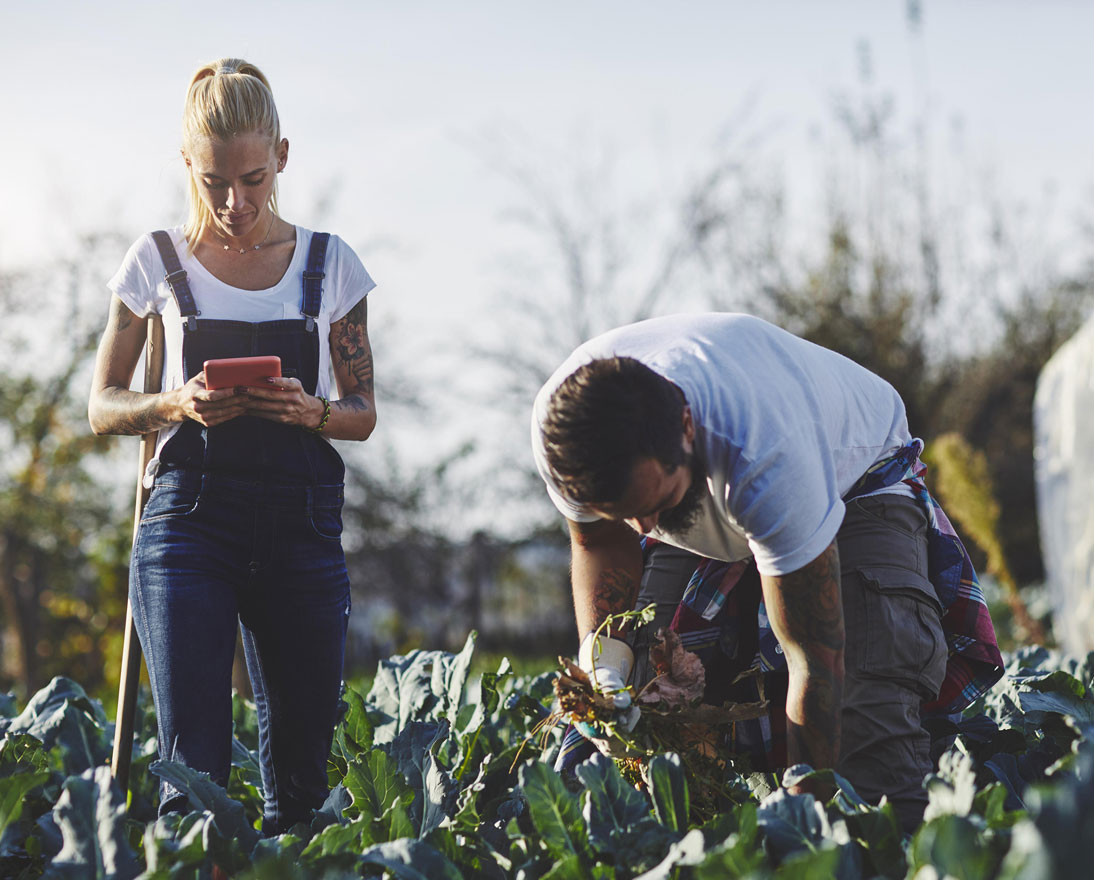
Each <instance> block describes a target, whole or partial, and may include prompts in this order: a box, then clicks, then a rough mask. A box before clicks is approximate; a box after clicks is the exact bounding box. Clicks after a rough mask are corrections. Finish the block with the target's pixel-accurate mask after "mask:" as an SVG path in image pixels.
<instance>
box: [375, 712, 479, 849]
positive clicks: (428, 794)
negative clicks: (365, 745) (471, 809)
mask: <svg viewBox="0 0 1094 880" xmlns="http://www.w3.org/2000/svg"><path fill="white" fill-rule="evenodd" d="M448 730H449V726H448V722H447V721H442V722H429V723H426V722H421V721H412V722H411V723H410V724H408V725H407V726H406V727H405V728H403V730H401V731H400V732H399V735H398V736H396V737H395V739H394V740H392V741H391V742H390V743H388V744H386V745H383V746H381V747H380V748H381V749H382V750H383V751H385V752H386V753H387V754H388V756H389V757H390V758H392V759H393V760H394V761H395V762H396V764H397V766H398V768H399V771H400V772H401V773H402V774H403V776H404V778H405V779H406V781H407V784H408V785H409V786H410V788H411V790H412V791H413V792H414V801H413V803H412V804H411V807H410V819H411V821H412V822H413V823H414V825H415V826H416V827H417V828H418V829H419V831H418V837H421V838H425V837H426V836H427V835H428V834H429V833H430V832H431V831H432V830H433V829H434V828H436V827H438V826H439V825H440V824H441V822H443V821H444V820H445V819H446V818H451V817H452V816H454V815H455V813H456V805H457V798H458V796H459V787H458V786H457V784H456V782H455V781H454V780H453V779H452V777H451V776H450V775H449V774H448V772H447V771H446V770H445V769H444V768H443V767H442V766H441V765H440V764H439V762H438V761H437V756H436V752H437V749H438V747H439V746H440V744H441V743H443V742H444V741H445V739H446V738H447V737H448Z"/></svg>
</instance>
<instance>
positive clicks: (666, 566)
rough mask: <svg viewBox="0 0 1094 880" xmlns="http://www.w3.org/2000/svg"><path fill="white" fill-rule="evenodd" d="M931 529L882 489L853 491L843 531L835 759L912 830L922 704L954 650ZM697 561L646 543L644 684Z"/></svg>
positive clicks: (641, 603)
mask: <svg viewBox="0 0 1094 880" xmlns="http://www.w3.org/2000/svg"><path fill="white" fill-rule="evenodd" d="M926 531H927V517H926V514H925V513H924V512H923V510H922V508H921V507H920V506H919V504H918V502H916V501H915V500H914V499H912V498H908V497H905V496H902V495H891V494H885V495H871V496H868V497H865V498H858V499H854V500H852V501H849V502H848V503H847V513H846V515H845V516H844V520H843V525H842V526H841V528H840V531H839V534H838V536H837V543H838V547H839V555H840V568H841V574H842V588H843V591H842V596H843V618H844V623H845V627H846V631H847V640H846V647H845V651H844V670H845V679H844V694H843V711H842V725H841V727H842V731H841V749H840V758H839V765H838V766H837V768H836V769H837V771H838V772H839V773H840V774H841V775H843V776H845V777H846V778H847V779H848V780H849V781H850V782H851V783H852V785H854V786H855V789H856V791H858V793H859V794H860V795H862V797H863V798H865V799H866V800H867V801H870V802H872V803H877V802H878V801H879V800H880V799H881V797H882V796H883V795H884V796H886V797H887V798H888V799H889V801H890V803H892V804H893V806H894V808H895V809H896V812H897V815H898V817H899V818H900V820H901V823H902V824H903V825H904V827H905V829H906V830H911V829H913V828H914V827H915V826H916V825H918V823H919V822H920V821H921V819H922V817H923V809H924V807H925V806H926V803H927V795H926V792H925V791H924V789H923V779H924V777H925V776H926V775H927V774H928V773H929V772H930V771H931V758H930V736H929V735H928V733H927V731H926V730H924V729H923V726H922V725H921V723H920V706H921V704H922V703H923V702H925V701H928V700H931V699H933V698H934V697H935V696H937V694H938V690H939V688H940V687H941V685H942V680H943V678H944V677H945V674H946V659H947V655H948V652H947V647H946V639H945V636H944V635H943V632H942V625H941V622H940V616H941V607H940V605H939V602H938V597H937V595H936V594H935V590H934V588H933V587H932V586H931V583H930V582H929V581H928V580H927V538H926ZM697 561H698V557H697V556H695V555H694V554H691V553H688V552H686V551H683V550H679V549H677V548H675V547H671V546H669V545H667V544H659V545H657V546H656V547H654V548H653V550H652V551H651V553H650V556H649V558H648V560H647V563H646V568H645V571H644V572H643V578H642V586H641V590H640V594H639V599H638V603H637V607H639V608H643V607H645V606H646V605H648V604H649V603H650V602H656V603H657V605H658V613H657V619H656V620H655V621H654V623H653V624H652V625H651V626H650V627H648V628H646V631H645V633H642V634H638V635H637V637H636V638H637V640H638V644H636V645H635V654H636V661H637V662H636V666H637V667H638V669H637V670H636V674H635V679H636V681H637V682H638V683H639V684H641V682H642V681H644V680H646V678H648V677H649V676H650V672H649V670H648V666H647V664H646V652H645V650H644V644H645V642H647V641H648V639H649V638H650V635H649V634H651V633H653V632H656V629H657V628H658V627H661V626H667V625H668V623H669V622H670V621H671V620H672V616H673V614H674V613H675V610H676V606H677V604H678V603H679V601H680V597H681V595H682V594H683V591H684V588H685V587H686V586H687V583H688V579H689V578H690V577H691V574H692V572H693V571H694V570H695V566H696V564H697Z"/></svg>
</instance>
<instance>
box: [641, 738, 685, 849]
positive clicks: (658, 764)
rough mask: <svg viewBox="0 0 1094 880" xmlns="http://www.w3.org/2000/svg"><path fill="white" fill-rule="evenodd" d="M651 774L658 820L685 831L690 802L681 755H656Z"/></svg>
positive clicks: (652, 792) (654, 809) (651, 786)
mask: <svg viewBox="0 0 1094 880" xmlns="http://www.w3.org/2000/svg"><path fill="white" fill-rule="evenodd" d="M648 775H649V786H650V797H651V798H652V799H653V812H654V815H655V816H657V820H658V821H659V822H660V823H661V824H662V825H664V826H665V827H666V828H670V829H672V830H673V831H679V832H684V831H686V830H687V827H688V814H689V812H690V810H691V802H690V798H689V795H688V781H687V777H686V775H685V774H684V767H683V764H682V763H681V762H680V756H679V755H676V754H672V753H670V754H667V755H657V756H655V757H654V758H652V759H651V760H650V763H649V768H648Z"/></svg>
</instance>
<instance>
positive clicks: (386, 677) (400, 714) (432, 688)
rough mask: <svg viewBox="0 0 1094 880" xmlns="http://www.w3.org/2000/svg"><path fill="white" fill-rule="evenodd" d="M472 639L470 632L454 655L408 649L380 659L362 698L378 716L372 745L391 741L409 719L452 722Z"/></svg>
mask: <svg viewBox="0 0 1094 880" xmlns="http://www.w3.org/2000/svg"><path fill="white" fill-rule="evenodd" d="M475 638H476V636H475V633H474V632H472V633H471V634H470V635H469V636H468V637H467V643H466V644H465V645H464V648H463V650H462V651H461V652H460V653H459V654H456V655H453V654H449V653H447V652H445V651H412V652H411V653H409V654H407V655H406V656H405V657H391V658H389V659H388V660H381V661H380V664H379V666H378V667H377V669H376V678H375V679H374V680H373V683H372V689H371V690H370V691H369V692H368V696H367V697H366V698H365V702H366V703H367V704H368V705H369V706H371V707H373V708H374V709H375V710H376V712H377V715H378V716H379V723H378V724H377V725H376V726H375V729H374V734H373V743H374V745H379V744H382V743H388V742H391V740H393V739H395V737H396V736H397V735H398V734H399V732H400V731H402V730H403V729H404V728H405V727H406V726H407V725H408V724H410V723H411V722H412V721H441V720H446V721H449V722H453V723H454V722H455V721H456V716H457V714H458V712H459V708H460V706H461V705H462V699H463V689H464V685H465V683H466V681H467V673H468V669H469V667H470V664H471V654H472V651H473V650H474V645H475Z"/></svg>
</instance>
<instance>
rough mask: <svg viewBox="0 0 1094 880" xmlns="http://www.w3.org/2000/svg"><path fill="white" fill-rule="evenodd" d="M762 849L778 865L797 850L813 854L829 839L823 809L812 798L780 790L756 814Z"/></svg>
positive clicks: (825, 815)
mask: <svg viewBox="0 0 1094 880" xmlns="http://www.w3.org/2000/svg"><path fill="white" fill-rule="evenodd" d="M756 822H757V824H758V825H759V827H760V830H761V831H763V833H764V847H765V849H767V851H768V853H769V854H770V855H771V856H772V857H773V858H774V859H775V861H776V862H780V861H782V860H784V859H786V858H788V857H789V856H790V855H792V854H793V853H796V852H798V851H799V850H814V849H817V848H819V847H820V846H821V844H822V842H823V841H824V840H825V839H826V838H830V837H831V835H832V828H831V825H830V824H829V822H828V816H827V814H826V813H825V810H824V807H823V806H822V805H821V804H819V803H817V801H816V799H815V798H814V797H813V795H811V794H790V793H789V792H788V791H787V790H786V789H780V790H779V791H777V792H775V793H774V794H773V795H771V796H770V797H769V798H767V799H766V800H765V801H764V802H763V803H762V804H761V805H760V807H759V808H758V809H757V810H756Z"/></svg>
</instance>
